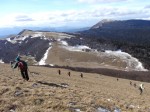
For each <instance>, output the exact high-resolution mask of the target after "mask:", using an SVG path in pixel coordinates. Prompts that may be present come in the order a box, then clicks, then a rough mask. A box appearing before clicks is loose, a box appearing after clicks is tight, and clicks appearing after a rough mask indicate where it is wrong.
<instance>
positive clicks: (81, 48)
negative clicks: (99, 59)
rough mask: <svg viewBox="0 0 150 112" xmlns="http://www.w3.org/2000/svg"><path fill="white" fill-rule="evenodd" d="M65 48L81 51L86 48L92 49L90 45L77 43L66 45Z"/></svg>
mask: <svg viewBox="0 0 150 112" xmlns="http://www.w3.org/2000/svg"><path fill="white" fill-rule="evenodd" d="M64 48H65V49H67V50H69V51H80V52H82V51H83V50H84V49H89V50H91V48H90V47H88V46H84V45H76V46H64Z"/></svg>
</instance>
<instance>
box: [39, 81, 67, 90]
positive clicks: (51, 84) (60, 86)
mask: <svg viewBox="0 0 150 112" xmlns="http://www.w3.org/2000/svg"><path fill="white" fill-rule="evenodd" d="M37 83H39V84H42V85H47V86H52V87H57V88H62V89H64V88H67V87H68V86H64V85H62V84H55V83H48V82H43V81H37ZM66 85H67V84H66Z"/></svg>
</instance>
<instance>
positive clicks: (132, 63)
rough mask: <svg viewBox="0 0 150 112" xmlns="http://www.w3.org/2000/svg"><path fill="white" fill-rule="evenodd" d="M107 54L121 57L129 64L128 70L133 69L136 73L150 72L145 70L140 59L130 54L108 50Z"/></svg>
mask: <svg viewBox="0 0 150 112" xmlns="http://www.w3.org/2000/svg"><path fill="white" fill-rule="evenodd" d="M105 53H107V55H112V56H116V57H119V58H120V59H121V60H123V61H124V62H126V63H127V67H126V69H127V70H128V69H129V68H132V69H134V70H136V71H148V70H147V69H145V68H144V67H143V65H142V63H141V62H140V61H139V60H138V59H136V58H134V57H132V56H131V55H130V54H128V53H126V52H122V51H121V50H118V51H111V50H106V51H105Z"/></svg>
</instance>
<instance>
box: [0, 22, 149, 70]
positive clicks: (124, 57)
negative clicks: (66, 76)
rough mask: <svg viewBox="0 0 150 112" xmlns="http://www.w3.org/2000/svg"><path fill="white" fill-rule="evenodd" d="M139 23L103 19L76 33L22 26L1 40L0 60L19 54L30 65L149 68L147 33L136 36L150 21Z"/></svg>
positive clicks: (7, 59)
mask: <svg viewBox="0 0 150 112" xmlns="http://www.w3.org/2000/svg"><path fill="white" fill-rule="evenodd" d="M134 22H135V23H134ZM142 22H143V20H142V21H141V20H138V21H137V20H136V21H135V20H129V21H128V20H127V21H114V20H103V21H102V22H99V23H98V24H96V25H94V27H91V29H89V30H85V31H80V32H76V33H65V32H63V33H62V32H49V31H41V30H34V31H33V30H28V29H24V30H23V31H21V32H20V33H18V35H14V36H9V37H8V38H6V39H1V40H0V53H1V54H0V60H1V62H5V63H9V61H11V60H14V58H15V57H16V55H18V54H20V55H22V56H23V57H24V58H25V59H26V60H32V61H33V63H32V64H50V65H53V64H54V65H55V64H56V65H60V66H64V65H70V66H71V65H72V66H75V67H78V66H80V67H87V66H89V67H95V68H97V67H99V66H101V67H110V68H115V69H116V68H117V69H121V70H122V69H124V70H130V69H133V70H145V68H144V67H146V68H148V69H150V46H149V45H150V44H143V42H144V41H145V42H147V43H148V39H147V40H144V38H147V36H145V37H143V38H139V37H140V36H141V35H143V34H145V32H146V33H149V32H148V31H147V29H149V26H148V25H147V24H146V23H147V22H148V23H149V21H144V24H142ZM131 23H132V24H131ZM133 23H134V24H133ZM140 24H142V27H141V28H140V27H139V26H140ZM124 26H126V27H124ZM137 26H138V27H139V28H136V27H137ZM143 27H145V28H143ZM137 31H138V32H137ZM122 37H123V38H122ZM139 39H141V40H139ZM131 62H132V64H130V63H131ZM141 62H142V63H141ZM143 65H144V67H143Z"/></svg>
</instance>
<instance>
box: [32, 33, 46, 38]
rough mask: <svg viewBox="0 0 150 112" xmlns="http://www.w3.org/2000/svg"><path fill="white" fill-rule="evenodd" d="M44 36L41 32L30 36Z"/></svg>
mask: <svg viewBox="0 0 150 112" xmlns="http://www.w3.org/2000/svg"><path fill="white" fill-rule="evenodd" d="M41 36H44V35H43V33H42V32H36V33H35V34H34V35H32V37H31V38H36V37H41Z"/></svg>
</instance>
